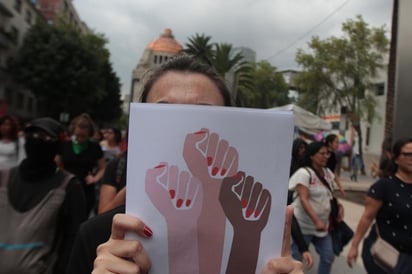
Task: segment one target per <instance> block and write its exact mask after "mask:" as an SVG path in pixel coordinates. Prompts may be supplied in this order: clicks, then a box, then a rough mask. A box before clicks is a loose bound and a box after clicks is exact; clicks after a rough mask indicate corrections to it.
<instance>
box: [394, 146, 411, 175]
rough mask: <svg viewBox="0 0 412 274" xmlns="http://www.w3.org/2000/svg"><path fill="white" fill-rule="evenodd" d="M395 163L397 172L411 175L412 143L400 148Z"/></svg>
mask: <svg viewBox="0 0 412 274" xmlns="http://www.w3.org/2000/svg"><path fill="white" fill-rule="evenodd" d="M395 163H396V164H397V165H398V170H401V171H402V172H404V173H407V174H412V143H407V144H405V145H404V146H403V147H402V148H401V153H400V154H399V156H398V157H397V158H396V160H395Z"/></svg>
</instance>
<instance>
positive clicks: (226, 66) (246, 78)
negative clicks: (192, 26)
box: [183, 33, 252, 96]
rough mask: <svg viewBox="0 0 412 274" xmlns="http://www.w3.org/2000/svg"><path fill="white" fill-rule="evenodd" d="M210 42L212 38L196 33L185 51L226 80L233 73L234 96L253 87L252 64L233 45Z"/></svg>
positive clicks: (232, 86)
mask: <svg viewBox="0 0 412 274" xmlns="http://www.w3.org/2000/svg"><path fill="white" fill-rule="evenodd" d="M210 41H211V37H210V36H206V35H205V34H201V35H199V34H197V33H196V35H194V36H192V37H190V38H189V43H186V48H185V49H184V50H183V51H184V52H185V53H187V54H190V55H193V56H195V57H196V58H197V59H198V60H200V61H201V62H203V63H205V64H208V65H210V66H212V67H213V68H214V69H215V71H216V72H217V73H218V74H219V75H220V76H221V77H222V78H226V76H227V73H228V72H232V73H233V77H234V79H233V80H234V82H233V83H230V86H229V89H230V90H231V91H232V95H233V96H235V95H236V94H237V90H238V88H239V87H243V88H244V89H247V88H250V86H251V85H252V84H251V77H250V75H249V72H250V71H251V67H250V64H249V63H248V62H245V61H244V60H243V59H244V58H243V56H242V55H241V54H240V53H239V52H235V51H234V49H233V47H232V45H231V44H228V43H221V44H217V43H211V42H210ZM231 80H232V79H231ZM229 82H232V81H229Z"/></svg>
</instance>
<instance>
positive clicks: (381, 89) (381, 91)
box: [375, 83, 385, 96]
mask: <svg viewBox="0 0 412 274" xmlns="http://www.w3.org/2000/svg"><path fill="white" fill-rule="evenodd" d="M375 89H376V96H382V95H385V83H378V84H376V85H375Z"/></svg>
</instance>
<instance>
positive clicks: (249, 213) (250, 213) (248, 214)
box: [246, 209, 253, 218]
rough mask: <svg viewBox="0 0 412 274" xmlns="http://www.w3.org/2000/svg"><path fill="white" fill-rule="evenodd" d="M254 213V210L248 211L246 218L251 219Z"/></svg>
mask: <svg viewBox="0 0 412 274" xmlns="http://www.w3.org/2000/svg"><path fill="white" fill-rule="evenodd" d="M252 213H253V210H251V209H248V210H246V218H249V217H250V215H252Z"/></svg>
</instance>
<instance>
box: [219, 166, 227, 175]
mask: <svg viewBox="0 0 412 274" xmlns="http://www.w3.org/2000/svg"><path fill="white" fill-rule="evenodd" d="M226 171H227V170H226V168H222V171H221V172H220V175H222V176H223V175H225V174H226Z"/></svg>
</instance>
